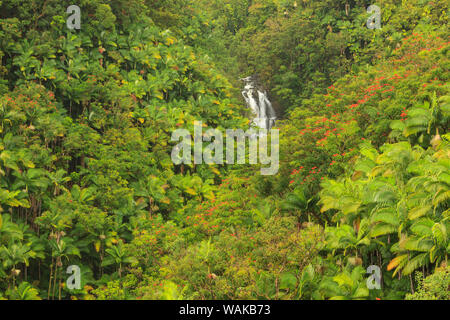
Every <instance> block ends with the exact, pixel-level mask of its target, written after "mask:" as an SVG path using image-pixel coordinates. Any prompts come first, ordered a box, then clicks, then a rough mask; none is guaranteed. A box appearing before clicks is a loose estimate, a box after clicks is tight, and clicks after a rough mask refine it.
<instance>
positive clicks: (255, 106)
mask: <svg viewBox="0 0 450 320" xmlns="http://www.w3.org/2000/svg"><path fill="white" fill-rule="evenodd" d="M240 80H242V81H244V83H245V86H244V90H243V91H242V96H243V97H244V100H245V103H246V104H247V106H248V107H249V108H250V110H251V111H252V113H253V115H254V118H253V122H252V123H253V124H254V125H256V126H257V127H258V128H260V129H267V130H270V129H271V128H272V127H273V126H274V125H275V120H276V118H277V117H276V114H275V110H274V109H273V107H272V103H270V100H269V98H268V97H267V92H266V91H265V90H263V89H261V88H258V86H257V85H256V82H255V80H254V79H253V78H252V77H247V78H243V79H240Z"/></svg>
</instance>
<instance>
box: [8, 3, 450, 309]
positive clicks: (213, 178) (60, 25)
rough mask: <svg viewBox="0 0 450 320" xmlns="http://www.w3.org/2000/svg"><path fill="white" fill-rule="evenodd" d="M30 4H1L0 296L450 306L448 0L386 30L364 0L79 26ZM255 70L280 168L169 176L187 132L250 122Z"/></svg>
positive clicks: (127, 11) (161, 7)
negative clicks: (273, 122) (274, 114)
mask: <svg viewBox="0 0 450 320" xmlns="http://www.w3.org/2000/svg"><path fill="white" fill-rule="evenodd" d="M19 2H20V1H17V0H4V1H1V2H0V8H1V11H0V12H1V13H0V297H1V298H2V299H21V300H31V299H33V300H34V299H375V298H383V299H399V298H403V297H404V296H405V294H406V292H407V291H408V290H411V291H412V290H414V285H416V286H417V292H416V293H415V294H412V295H408V296H407V298H408V299H425V298H429V299H435V298H436V299H448V294H447V295H446V293H447V291H446V286H448V279H447V278H448V270H447V269H448V268H447V269H443V268H445V267H446V265H447V261H448V251H449V247H450V246H449V237H448V232H449V228H450V225H449V220H448V214H449V208H448V203H449V201H448V200H449V196H450V191H449V171H450V170H449V164H450V162H449V155H450V149H449V143H450V142H449V139H450V138H449V134H448V122H449V121H448V120H449V104H448V101H449V92H448V89H449V85H448V83H449V79H448V66H449V59H448V49H449V43H448V41H447V39H448V30H447V29H445V28H444V27H445V26H444V25H445V23H446V21H447V20H446V19H447V18H448V17H447V13H446V11H447V10H448V8H447V6H448V4H447V3H446V2H445V1H443V0H438V1H433V2H430V1H419V0H417V1H408V2H407V3H406V2H403V3H402V4H398V3H397V1H393V0H389V1H384V3H383V9H382V10H383V11H382V12H383V16H382V29H381V30H369V29H367V28H366V26H365V22H366V19H367V13H366V12H365V5H366V2H365V1H352V2H348V1H331V0H321V1H290V0H289V1H275V0H255V1H248V0H227V1H225V0H217V1H203V0H201V1H198V0H195V1H188V0H176V1H173V0H170V1H169V0H167V1H166V0H165V1H146V0H132V1H129V0H114V1H103V0H94V1H81V2H80V3H79V4H78V5H79V6H80V8H81V11H82V18H81V30H72V31H71V30H68V29H67V28H66V18H67V14H66V7H65V4H64V3H61V2H60V1H56V0H37V1H33V2H29V3H27V2H23V1H22V2H20V3H19ZM250 74H257V75H258V78H259V80H260V81H261V83H262V84H263V85H264V86H265V87H266V88H267V89H269V90H270V93H271V99H272V100H273V101H274V105H275V107H276V108H277V111H278V114H279V115H282V114H283V113H284V115H285V118H284V119H282V120H281V121H279V122H278V124H279V128H280V138H281V141H280V146H281V154H280V170H279V172H280V173H279V175H277V176H273V177H261V176H259V174H258V173H257V172H258V171H257V170H258V168H257V166H249V165H244V166H241V165H233V166H227V167H225V166H222V165H197V164H181V165H175V164H173V162H172V160H171V151H172V147H173V146H174V144H175V143H174V142H172V141H171V134H172V132H173V131H174V130H176V129H178V128H185V129H187V130H188V131H189V132H191V133H192V132H193V125H194V121H202V122H203V124H204V125H205V126H208V127H214V128H217V129H219V130H224V129H229V128H242V129H245V128H246V127H248V123H249V121H248V119H247V118H246V117H245V113H246V112H245V109H244V107H243V106H242V102H241V101H240V100H238V99H237V98H238V97H239V98H240V96H239V94H238V93H239V92H238V91H239V90H238V86H240V84H238V83H237V79H238V78H239V77H242V76H247V75H250ZM233 85H234V86H233ZM70 265H78V266H79V267H80V269H81V284H82V287H81V288H80V289H75V290H71V289H69V288H68V287H67V286H66V278H67V275H66V274H65V270H67V267H68V266H70ZM370 265H377V266H379V267H380V268H381V270H382V280H383V281H382V282H383V283H382V289H380V290H369V289H368V288H367V284H366V280H367V275H366V268H367V267H368V266H370ZM443 270H444V271H443ZM417 271H421V272H422V273H423V275H424V276H428V277H427V278H425V280H422V279H421V278H422V275H421V276H419V277H418V278H417V279H415V280H414V279H413V278H412V274H413V273H414V272H417ZM408 276H409V277H408Z"/></svg>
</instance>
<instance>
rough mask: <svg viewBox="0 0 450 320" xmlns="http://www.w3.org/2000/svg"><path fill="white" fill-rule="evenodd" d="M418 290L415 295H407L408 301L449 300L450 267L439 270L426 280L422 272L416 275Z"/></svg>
mask: <svg viewBox="0 0 450 320" xmlns="http://www.w3.org/2000/svg"><path fill="white" fill-rule="evenodd" d="M416 279H417V283H418V286H417V290H416V292H415V293H414V294H407V295H406V300H449V299H450V296H449V292H448V286H449V285H450V270H449V267H446V268H439V269H437V270H436V271H435V272H434V273H433V274H431V275H429V276H428V277H426V278H425V279H424V278H423V275H422V274H421V273H420V272H417V273H416Z"/></svg>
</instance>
